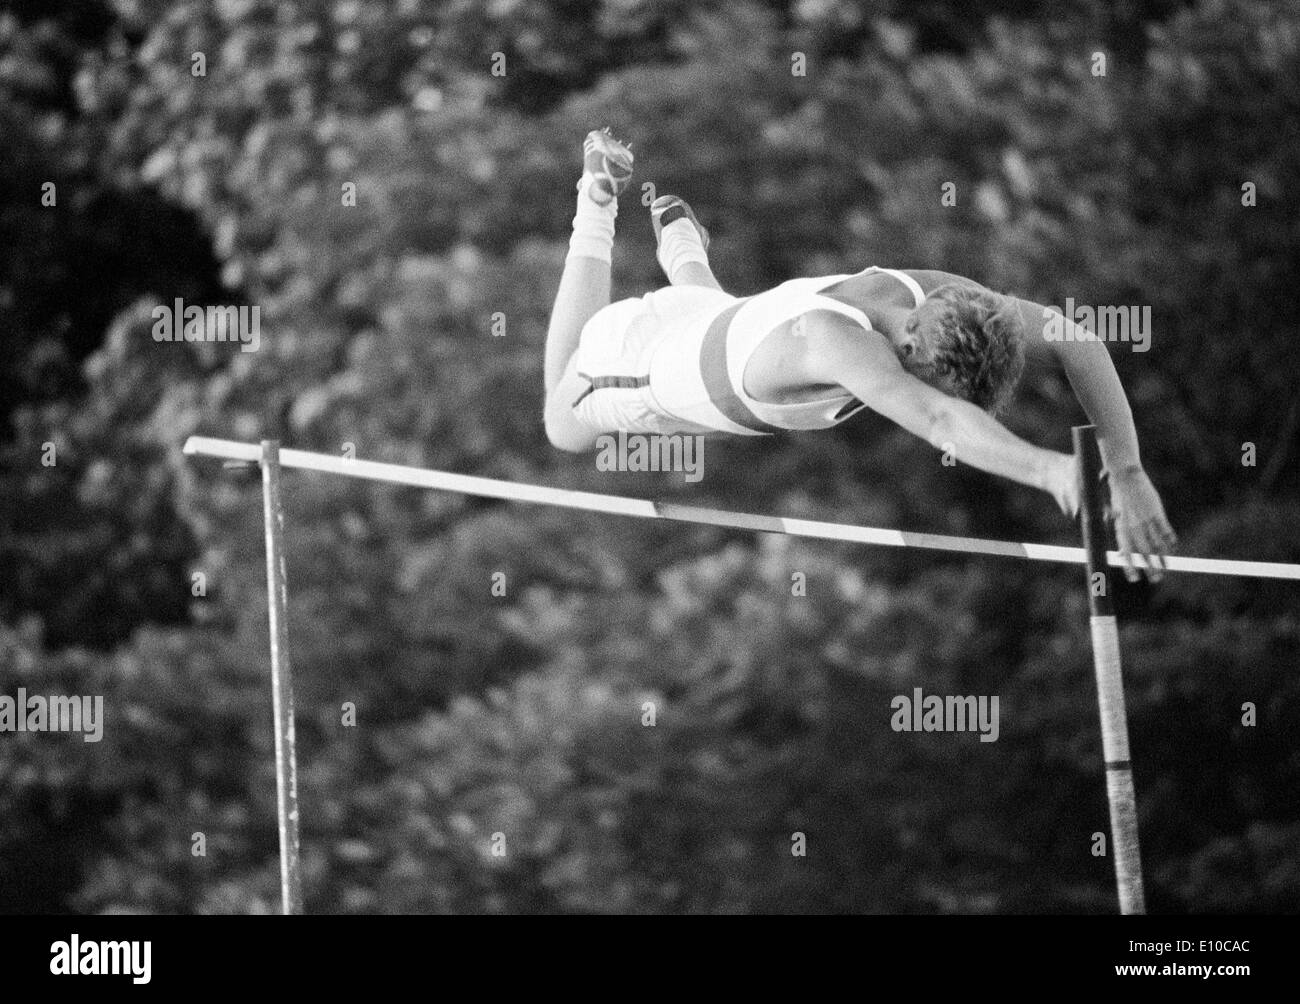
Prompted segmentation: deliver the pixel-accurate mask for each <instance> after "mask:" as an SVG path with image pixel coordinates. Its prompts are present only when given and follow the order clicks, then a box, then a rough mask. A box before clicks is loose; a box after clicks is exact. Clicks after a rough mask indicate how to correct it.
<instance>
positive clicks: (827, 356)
mask: <svg viewBox="0 0 1300 1004" xmlns="http://www.w3.org/2000/svg"><path fill="white" fill-rule="evenodd" d="M806 317H807V327H806V333H805V336H804V342H805V344H806V349H805V355H804V358H803V359H802V361H801V362H802V366H803V368H804V370H805V373H804V375H805V376H806V377H807V378H809V379H810V381H812V382H816V383H830V384H837V385H839V386H841V387H844V388H845V389H846V390H847V391H849V392H850V393H851V394H853V396H854V397H856V398H857V399H858V400H859V401H861V402H863V403H864V404H866V405H867V406H868V407H869V408H871V409H872V410H874V411H877V412H879V413H880V414H882V415H884V416H885V417H886V418H888V419H890V420H892V421H894V422H897V423H898V424H899V425H900V426H902V427H903V428H904V429H906V430H907V431H908V432H910V433H912V434H913V435H916V436H919V437H920V438H921V439H924V440H925V441H926V442H927V443H929V444H930V445H932V446H934V447H936V448H938V449H945V450H946V449H951V450H952V451H953V452H954V454H955V456H956V458H957V459H958V460H959V461H960V462H962V463H966V464H970V465H971V466H972V467H978V468H979V469H980V470H982V471H987V472H988V473H990V474H997V475H999V476H1001V477H1004V478H1010V479H1011V480H1013V481H1018V482H1020V483H1021V484H1024V485H1029V486H1030V487H1033V488H1041V489H1042V490H1043V491H1046V492H1049V493H1050V494H1051V495H1052V496H1053V497H1054V498H1055V499H1056V502H1057V504H1058V505H1059V506H1060V507H1061V509H1062V511H1064V512H1065V513H1066V514H1067V515H1071V516H1073V515H1074V513H1075V512H1076V511H1077V510H1078V505H1079V495H1078V485H1077V483H1076V480H1075V473H1074V462H1073V458H1072V457H1070V456H1069V454H1065V453H1056V452H1055V451H1052V450H1045V449H1042V448H1041V447H1037V446H1034V445H1032V444H1031V443H1027V442H1025V441H1024V440H1023V439H1021V438H1019V437H1018V436H1016V435H1014V434H1013V433H1011V432H1010V431H1008V430H1007V429H1006V428H1004V427H1003V426H1002V425H1000V424H999V423H998V422H997V420H996V419H994V418H993V417H992V416H990V415H988V414H987V413H986V412H984V411H982V410H981V409H979V408H977V407H975V405H973V404H970V403H969V402H967V401H962V400H959V399H958V398H955V397H950V396H949V395H947V394H944V393H943V392H942V391H939V390H936V389H935V388H933V387H931V386H930V385H929V384H927V383H924V382H923V381H921V380H918V379H917V378H916V377H914V376H912V375H911V374H910V373H908V372H907V371H906V370H904V369H903V367H902V365H901V364H900V363H899V361H898V357H897V356H896V355H895V354H894V350H893V348H892V347H891V346H890V345H889V344H888V342H886V341H885V339H884V338H883V337H881V336H879V335H868V336H867V337H865V338H864V337H863V332H862V329H861V328H860V327H858V326H857V325H856V324H854V323H853V322H851V321H849V320H848V319H846V318H844V317H842V316H841V315H839V314H836V313H834V312H832V311H826V310H818V311H813V312H812V313H810V314H808V315H806Z"/></svg>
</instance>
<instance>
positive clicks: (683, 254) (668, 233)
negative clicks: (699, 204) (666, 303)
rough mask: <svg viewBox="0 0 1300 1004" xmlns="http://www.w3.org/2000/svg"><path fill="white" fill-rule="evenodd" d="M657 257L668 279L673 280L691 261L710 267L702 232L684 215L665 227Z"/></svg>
mask: <svg viewBox="0 0 1300 1004" xmlns="http://www.w3.org/2000/svg"><path fill="white" fill-rule="evenodd" d="M656 257H657V258H658V259H659V267H660V268H662V269H663V270H664V275H666V276H668V281H669V282H672V281H673V276H674V275H676V274H677V270H678V269H679V268H681V267H682V266H683V265H687V264H689V263H690V262H696V263H698V264H700V265H703V266H704V267H705V268H708V267H709V256H708V255H707V254H705V252H704V242H703V241H701V240H700V232H699V231H698V230H696V229H695V224H694V223H692V222H691V221H690V220H689V219H686V218H685V217H683V218H682V219H680V220H673V222H672V223H669V224H668V226H666V227H664V229H663V232H662V233H661V234H660V236H659V251H658V254H657V255H656Z"/></svg>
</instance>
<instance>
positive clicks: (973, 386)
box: [908, 283, 1025, 415]
mask: <svg viewBox="0 0 1300 1004" xmlns="http://www.w3.org/2000/svg"><path fill="white" fill-rule="evenodd" d="M931 301H938V303H939V305H940V308H941V309H940V310H939V311H938V312H937V315H936V316H934V317H933V318H927V321H926V324H925V328H924V330H922V329H920V328H919V326H918V320H917V318H916V317H915V316H913V317H912V318H911V320H909V322H908V330H909V332H915V333H916V334H918V335H919V336H920V338H921V340H922V345H921V346H920V349H921V351H919V352H918V353H917V354H916V356H915V357H914V358H913V359H910V360H908V368H909V369H911V370H913V371H914V372H915V373H916V374H917V375H918V376H920V377H921V378H922V379H928V380H933V381H934V382H935V383H937V384H939V385H940V386H943V387H946V388H947V389H948V390H949V391H950V392H951V393H952V394H953V395H954V396H956V397H960V398H962V399H964V400H966V401H969V402H971V404H974V405H976V406H977V407H980V408H983V409H984V410H985V411H987V412H989V414H992V415H996V414H998V413H999V412H1000V411H1001V410H1002V409H1003V408H1004V407H1006V405H1007V404H1008V403H1009V402H1010V400H1011V397H1012V395H1013V394H1014V393H1015V388H1016V381H1017V380H1019V379H1020V373H1021V371H1022V370H1023V369H1024V366H1025V347H1024V339H1023V332H1022V324H1021V321H1020V315H1019V313H1018V312H1017V309H1016V304H1015V301H1014V300H1012V299H1011V298H1010V297H1008V296H1000V295H998V294H997V293H993V292H990V291H989V290H987V289H983V288H981V287H977V286H965V285H959V284H957V283H949V284H948V285H946V286H940V287H939V288H938V289H936V290H934V291H933V292H932V293H930V294H929V295H928V296H927V297H926V302H927V303H930V302H931Z"/></svg>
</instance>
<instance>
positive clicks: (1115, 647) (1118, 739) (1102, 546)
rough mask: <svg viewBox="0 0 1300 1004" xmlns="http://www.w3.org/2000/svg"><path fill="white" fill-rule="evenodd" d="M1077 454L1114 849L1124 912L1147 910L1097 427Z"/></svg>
mask: <svg viewBox="0 0 1300 1004" xmlns="http://www.w3.org/2000/svg"><path fill="white" fill-rule="evenodd" d="M1073 433H1074V457H1075V463H1076V464H1077V465H1078V470H1079V478H1080V481H1081V484H1082V489H1081V491H1080V494H1079V501H1080V522H1081V524H1082V527H1083V549H1084V551H1085V552H1086V554H1087V566H1088V605H1089V610H1090V613H1091V615H1092V616H1091V622H1092V663H1093V669H1094V670H1095V671H1096V676H1097V705H1098V707H1099V709H1100V711H1101V744H1102V751H1103V753H1104V755H1105V758H1106V797H1107V800H1108V801H1109V802H1110V831H1111V850H1112V853H1113V854H1114V856H1115V885H1116V887H1117V888H1118V889H1119V911H1120V913H1146V897H1145V894H1144V893H1143V890H1142V856H1141V853H1140V851H1139V849H1138V824H1137V797H1136V795H1135V794H1134V791H1133V768H1132V765H1131V764H1130V763H1129V752H1128V716H1127V714H1126V712H1125V710H1124V678H1123V675H1122V673H1121V670H1120V661H1119V629H1118V627H1117V626H1116V623H1115V609H1114V606H1113V604H1112V603H1111V598H1110V578H1109V573H1108V571H1107V564H1106V543H1107V536H1106V520H1105V516H1104V514H1103V512H1102V499H1101V453H1100V451H1099V450H1098V449H1097V430H1096V427H1095V426H1091V425H1076V426H1075V427H1074V430H1073Z"/></svg>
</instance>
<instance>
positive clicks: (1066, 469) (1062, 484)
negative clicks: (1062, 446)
mask: <svg viewBox="0 0 1300 1004" xmlns="http://www.w3.org/2000/svg"><path fill="white" fill-rule="evenodd" d="M1045 487H1046V488H1047V490H1048V491H1049V492H1051V495H1052V498H1054V499H1056V505H1057V507H1058V508H1059V509H1060V510H1061V512H1063V513H1065V515H1066V516H1068V517H1069V518H1070V519H1074V518H1075V517H1076V516H1078V515H1079V495H1080V485H1079V468H1078V465H1077V464H1076V463H1075V462H1074V457H1073V456H1072V455H1070V454H1069V453H1058V454H1056V455H1055V456H1054V457H1053V459H1052V463H1051V466H1050V467H1049V469H1048V474H1047V485H1046V486H1045Z"/></svg>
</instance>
